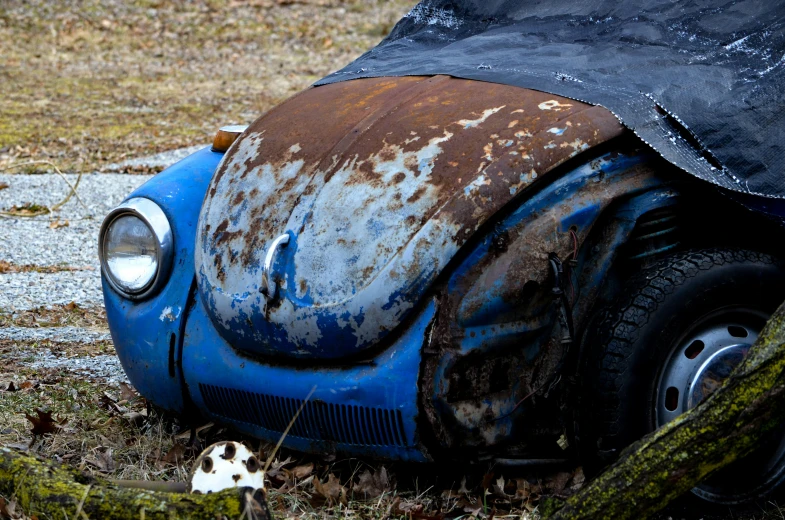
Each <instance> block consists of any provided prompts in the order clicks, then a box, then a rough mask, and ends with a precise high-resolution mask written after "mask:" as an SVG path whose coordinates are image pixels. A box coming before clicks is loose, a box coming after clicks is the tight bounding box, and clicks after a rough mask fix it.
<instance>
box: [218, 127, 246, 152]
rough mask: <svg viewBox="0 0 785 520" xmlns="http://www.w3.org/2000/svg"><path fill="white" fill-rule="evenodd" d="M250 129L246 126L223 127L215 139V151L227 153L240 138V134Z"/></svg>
mask: <svg viewBox="0 0 785 520" xmlns="http://www.w3.org/2000/svg"><path fill="white" fill-rule="evenodd" d="M246 128H248V127H247V126H246V125H231V126H223V127H221V128H219V129H218V131H217V132H216V133H215V137H214V138H213V151H214V152H225V151H226V150H228V149H229V147H230V146H232V143H233V142H235V140H237V138H238V137H240V134H242V133H243V132H245V129H246Z"/></svg>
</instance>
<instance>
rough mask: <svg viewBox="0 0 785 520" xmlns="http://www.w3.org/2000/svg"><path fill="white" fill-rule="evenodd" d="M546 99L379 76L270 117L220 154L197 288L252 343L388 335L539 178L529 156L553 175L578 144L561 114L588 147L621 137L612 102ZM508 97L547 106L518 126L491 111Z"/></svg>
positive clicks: (344, 344)
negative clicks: (272, 293)
mask: <svg viewBox="0 0 785 520" xmlns="http://www.w3.org/2000/svg"><path fill="white" fill-rule="evenodd" d="M489 100H490V101H489ZM549 100H550V101H553V96H552V95H550V94H545V93H542V92H536V91H530V90H525V89H519V88H515V87H509V86H504V85H488V84H485V83H480V82H473V81H467V80H459V79H454V78H449V77H433V78H418V77H406V78H369V79H363V80H356V81H351V82H346V83H339V84H334V85H326V86H323V87H317V88H314V89H311V90H308V91H306V92H305V93H303V94H301V95H299V96H297V97H296V98H295V99H293V100H292V101H290V102H287V103H284V104H283V105H281V106H279V107H277V108H275V109H273V110H271V111H270V112H268V113H267V114H266V115H265V116H263V117H262V118H260V119H259V120H258V121H257V122H255V123H253V124H252V125H251V126H250V127H249V129H248V131H247V133H246V135H245V136H244V137H243V138H241V139H240V140H239V141H238V142H237V143H236V145H235V146H234V147H233V148H232V149H231V150H230V151H229V152H228V153H227V154H226V156H225V157H224V160H223V161H222V162H221V164H220V165H219V168H218V170H217V172H216V174H215V176H214V178H213V180H212V182H211V184H210V187H209V189H208V195H207V197H206V199H205V203H204V206H203V208H202V212H201V215H200V219H199V225H198V239H197V242H198V247H197V248H196V256H195V264H196V266H197V283H198V286H199V292H200V294H201V297H202V299H203V301H204V302H205V307H206V309H207V310H208V312H209V315H210V316H211V318H212V320H213V323H214V324H215V325H216V327H217V329H218V330H219V332H220V333H221V335H222V336H224V337H225V338H226V339H227V340H228V341H229V342H230V343H231V344H232V345H233V346H234V347H235V348H238V349H241V350H249V351H253V352H256V353H263V354H279V355H280V354H284V355H289V356H294V357H316V358H318V357H323V358H334V357H340V356H344V355H349V354H352V353H354V352H356V351H358V350H362V349H364V348H367V347H369V346H371V345H373V344H375V343H376V342H378V341H379V340H380V339H381V338H383V337H385V336H386V335H387V334H389V333H390V332H391V331H392V330H393V329H395V327H397V326H398V325H399V324H400V323H401V321H402V320H403V319H404V318H405V317H406V316H407V315H408V314H409V313H410V312H411V310H412V309H413V308H414V306H415V304H416V303H417V302H418V301H419V300H420V298H421V297H422V295H423V294H424V292H425V291H426V290H427V289H428V287H429V286H430V284H431V282H432V281H433V280H434V279H435V278H436V277H437V276H438V275H439V273H440V272H441V271H442V270H443V269H444V267H445V266H446V265H447V264H448V262H449V261H450V260H451V259H452V257H453V256H454V255H455V253H456V252H457V251H458V249H459V248H460V247H461V246H462V245H463V244H464V243H465V242H466V241H467V240H468V239H469V238H470V237H471V236H472V235H473V233H474V232H475V231H476V230H477V229H478V228H479V227H480V226H481V225H482V224H483V222H485V221H486V220H487V219H488V218H490V217H491V216H492V215H494V214H495V213H496V211H498V209H500V208H501V207H502V206H503V205H504V204H505V203H506V202H507V201H508V200H509V199H510V198H511V197H512V196H513V195H516V194H519V193H520V192H521V190H522V189H524V188H525V187H526V186H527V185H528V184H529V183H531V182H532V181H533V179H534V178H535V175H532V174H526V175H522V174H521V171H522V169H523V170H524V171H525V170H530V169H531V164H528V162H529V161H536V162H542V164H543V166H542V167H541V168H542V169H545V170H547V169H548V168H549V167H551V166H553V165H555V164H558V163H559V162H560V161H563V160H566V158H567V157H568V156H569V155H570V153H572V152H573V148H572V147H571V146H570V147H567V148H566V149H565V150H564V152H560V150H561V149H560V148H559V147H558V145H560V144H562V142H563V140H562V138H561V136H559V135H554V134H553V133H549V132H548V129H549V128H552V127H553V125H554V123H556V122H557V121H559V125H560V126H561V125H564V124H566V123H565V121H567V120H571V121H573V122H574V123H576V124H581V123H582V124H584V128H585V130H582V131H581V134H580V137H581V138H582V139H584V140H585V141H586V142H590V143H598V142H602V141H604V140H606V139H608V138H610V137H612V136H615V135H618V134H619V132H621V131H622V128H621V126H620V125H619V124H618V121H617V120H616V119H615V118H614V117H613V116H612V115H611V114H609V113H607V112H606V111H604V109H600V108H591V107H589V108H587V107H586V106H585V105H582V104H578V103H575V108H573V109H568V108H562V110H563V111H562V113H561V114H559V115H556V114H554V115H544V114H542V113H541V112H538V111H537V107H538V106H540V105H541V104H543V103H547V102H549ZM567 101H568V100H563V102H564V103H563V105H564V106H565V107H567V106H568V105H569V106H570V107H571V106H572V105H571V104H569V103H567ZM489 104H492V106H493V107H492V108H488V105H489ZM511 105H512V106H519V107H522V108H520V109H518V110H516V112H520V113H530V114H537V115H536V116H533V117H530V118H518V119H516V120H515V121H516V124H515V125H511V124H510V120H509V119H508V118H502V117H493V116H494V114H498V113H499V112H500V111H502V110H503V109H504V108H505V107H507V106H511ZM565 110H566V112H565ZM554 112H555V111H554ZM574 118H575V119H574ZM315 122H318V123H315ZM413 123H415V124H414V126H413ZM595 123H596V124H595ZM598 125H599V126H598ZM546 136H547V137H546ZM523 138H525V139H526V141H522V139H523ZM292 143H295V144H292ZM548 143H552V144H553V145H554V148H555V149H554V150H547V153H546V151H544V150H543V146H544V145H546V144H548ZM523 161H526V162H523ZM522 163H523V164H525V165H526V166H525V169H524V168H522ZM538 169H540V167H538ZM283 233H287V234H288V235H289V236H290V241H289V243H288V245H287V246H286V247H284V248H281V249H280V250H278V251H277V254H276V257H275V262H274V265H273V266H272V276H273V279H274V280H276V281H277V283H278V287H279V291H278V298H277V299H275V300H272V301H269V302H268V301H267V300H266V299H265V297H264V296H263V295H261V294H260V293H259V285H260V283H261V272H260V271H261V267H260V266H261V263H262V259H263V257H264V254H265V251H266V250H267V248H268V247H269V244H270V243H271V242H272V240H273V239H275V238H276V237H277V236H280V235H281V234H283Z"/></svg>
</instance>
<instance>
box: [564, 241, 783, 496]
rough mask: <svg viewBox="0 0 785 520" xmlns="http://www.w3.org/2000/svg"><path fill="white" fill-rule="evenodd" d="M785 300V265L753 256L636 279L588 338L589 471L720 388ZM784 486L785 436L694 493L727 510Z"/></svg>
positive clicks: (665, 264) (677, 260)
mask: <svg viewBox="0 0 785 520" xmlns="http://www.w3.org/2000/svg"><path fill="white" fill-rule="evenodd" d="M783 300H785V264H783V263H782V262H780V261H778V260H776V259H774V258H772V257H771V256H768V255H764V254H759V253H754V252H751V251H740V250H726V249H712V250H701V251H692V252H684V253H679V254H675V255H672V256H670V257H668V258H665V259H663V260H661V261H659V262H657V263H656V264H655V265H653V266H651V267H649V268H647V269H645V270H644V271H642V272H640V273H639V274H638V275H636V276H634V277H633V278H632V279H631V280H630V281H629V282H628V283H627V284H626V285H625V289H624V291H623V294H622V295H621V296H620V297H619V299H618V300H617V301H616V302H615V303H614V304H612V305H611V306H610V307H609V308H608V309H606V310H605V311H603V312H602V314H601V315H600V316H598V319H597V320H596V321H595V323H596V324H597V326H596V327H595V328H593V330H590V331H588V333H587V335H586V342H585V345H586V348H587V355H586V362H585V364H584V366H583V368H582V380H583V384H584V391H583V393H582V394H583V395H584V400H583V402H582V404H581V411H580V415H579V433H580V441H581V442H580V445H581V452H582V455H583V456H584V458H585V462H586V464H587V465H588V466H589V468H591V467H594V468H599V467H601V466H602V465H605V464H607V463H609V462H611V461H612V460H613V459H615V458H616V456H617V455H618V453H619V452H620V451H621V450H622V449H623V448H624V447H625V446H627V445H629V444H631V443H632V442H634V441H635V440H637V439H639V438H640V437H642V436H644V435H645V434H647V433H649V432H651V431H653V430H655V429H656V428H658V427H660V426H662V425H663V424H665V423H667V422H668V421H670V420H672V419H674V418H675V417H677V416H678V415H680V414H682V413H684V412H686V411H687V410H689V409H691V408H693V407H695V406H697V404H698V403H699V402H700V401H701V400H702V399H704V398H705V397H706V396H708V395H709V394H711V393H712V392H713V391H714V390H715V389H716V388H718V387H719V385H720V384H721V383H722V382H723V381H724V380H725V378H727V377H728V376H729V375H730V372H731V371H732V370H733V369H734V368H735V367H736V366H737V365H738V364H739V363H740V362H741V361H742V360H743V359H744V357H745V356H746V354H747V352H748V350H749V348H750V346H751V345H752V344H753V343H754V342H755V340H756V339H757V337H758V334H759V333H760V331H761V330H762V329H763V326H764V324H765V323H766V320H767V319H768V317H769V316H771V314H772V313H773V312H774V310H775V309H776V308H777V306H778V305H779V304H780V303H782V301H783ZM784 478H785V430H781V431H777V432H774V433H772V434H770V435H769V437H768V438H767V439H766V440H765V442H763V443H762V444H761V448H760V449H759V450H757V451H756V452H754V453H753V454H751V455H750V456H748V457H746V458H744V459H743V460H740V461H738V462H736V463H734V464H733V465H732V467H731V468H728V469H726V470H723V471H721V472H720V473H719V474H717V475H716V476H714V477H712V478H710V479H708V480H707V481H706V482H704V483H702V484H701V485H699V486H698V487H696V488H695V489H694V490H693V492H694V493H695V494H696V495H698V496H700V497H701V498H704V499H706V500H709V501H711V502H715V503H720V504H734V503H741V502H748V501H752V500H755V499H757V498H760V497H763V496H765V495H767V494H768V493H770V492H771V491H772V490H773V489H774V488H775V487H776V486H777V485H779V483H780V482H782V480H783V479H784Z"/></svg>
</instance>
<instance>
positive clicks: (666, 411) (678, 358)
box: [653, 307, 785, 504]
mask: <svg viewBox="0 0 785 520" xmlns="http://www.w3.org/2000/svg"><path fill="white" fill-rule="evenodd" d="M767 319H768V314H767V313H764V312H761V311H759V310H755V309H751V308H746V307H728V308H724V309H719V310H717V311H715V312H713V313H711V314H709V315H707V316H704V317H703V318H701V319H699V320H698V321H697V322H696V323H695V324H693V326H692V327H690V329H689V330H688V331H687V332H686V333H685V334H684V335H683V336H682V337H681V338H680V339H679V341H677V342H676V346H675V348H673V349H672V350H671V352H670V354H669V356H668V358H667V359H666V360H665V363H664V364H663V367H662V370H661V371H660V375H659V378H658V381H657V386H656V389H655V399H654V406H653V416H654V417H653V419H654V425H655V427H656V428H659V427H660V426H662V425H664V424H666V423H667V422H670V421H671V420H673V419H675V418H676V417H678V416H679V415H681V414H682V413H684V412H686V411H687V410H689V409H691V408H694V407H695V406H697V405H698V404H699V403H700V402H701V400H702V399H704V398H705V397H707V396H708V395H710V394H711V393H712V392H713V391H714V390H716V388H718V387H719V385H720V384H721V383H722V381H724V379H725V378H727V377H728V375H730V372H731V371H732V370H733V368H735V367H736V366H737V365H738V364H739V363H740V362H741V361H742V360H743V359H744V357H745V356H746V355H747V352H748V351H749V348H750V347H751V346H752V344H753V343H754V342H755V341H756V340H757V338H758V336H759V335H760V332H761V330H762V329H763V326H764V324H765V323H766V321H767ZM782 433H783V432H782V431H780V432H777V433H775V434H773V438H772V439H770V441H769V442H768V443H765V444H766V445H767V446H766V447H765V448H764V449H766V450H768V451H767V452H766V453H763V454H753V455H751V456H748V457H746V458H745V459H743V460H741V461H737V462H735V463H734V464H733V465H732V467H733V469H732V470H731V471H721V472H720V473H719V474H718V475H716V476H714V477H712V478H710V479H708V480H707V481H705V482H703V483H701V484H700V485H699V486H697V487H696V488H694V489H693V493H695V494H696V495H698V496H700V497H702V498H704V499H706V500H709V501H712V502H717V503H723V504H733V503H739V502H743V501H746V500H750V499H752V498H757V497H759V496H761V495H763V494H765V493H766V492H768V491H769V490H771V489H772V488H773V487H775V486H776V485H777V484H779V482H781V481H782V480H783V477H785V437H783V435H782ZM774 443H776V444H777V445H776V447H769V445H770V444H774ZM767 453H770V455H769V454H767ZM740 471H741V472H742V474H740ZM743 472H747V473H751V474H750V475H748V476H747V478H745V476H744V475H743ZM730 473H732V478H728V477H730V476H731V475H730ZM738 482H744V483H745V484H746V485H739V484H738Z"/></svg>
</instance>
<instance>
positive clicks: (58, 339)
mask: <svg viewBox="0 0 785 520" xmlns="http://www.w3.org/2000/svg"><path fill="white" fill-rule="evenodd" d="M2 339H6V340H12V341H20V342H21V341H24V342H31V343H32V342H36V341H47V340H48V341H52V342H54V343H97V342H99V341H110V340H111V339H112V336H111V335H110V334H109V332H108V331H104V330H90V329H85V328H82V327H40V328H32V327H4V328H0V340H2Z"/></svg>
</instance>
